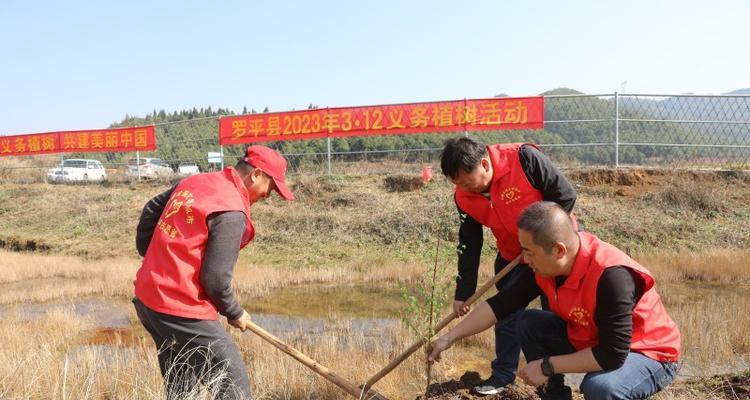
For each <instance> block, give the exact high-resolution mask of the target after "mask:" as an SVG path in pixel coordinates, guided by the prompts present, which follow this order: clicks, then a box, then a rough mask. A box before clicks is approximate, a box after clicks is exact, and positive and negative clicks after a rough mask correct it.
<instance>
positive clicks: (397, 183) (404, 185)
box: [383, 175, 424, 192]
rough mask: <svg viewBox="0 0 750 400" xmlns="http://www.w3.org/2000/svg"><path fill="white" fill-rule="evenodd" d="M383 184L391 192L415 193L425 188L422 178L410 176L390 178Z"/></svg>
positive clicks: (393, 176)
mask: <svg viewBox="0 0 750 400" xmlns="http://www.w3.org/2000/svg"><path fill="white" fill-rule="evenodd" d="M383 183H384V185H385V189H386V190H388V191H389V192H413V191H415V190H418V189H421V188H422V186H424V182H423V181H422V178H420V177H414V176H409V175H392V176H388V177H386V178H385V181H384V182H383Z"/></svg>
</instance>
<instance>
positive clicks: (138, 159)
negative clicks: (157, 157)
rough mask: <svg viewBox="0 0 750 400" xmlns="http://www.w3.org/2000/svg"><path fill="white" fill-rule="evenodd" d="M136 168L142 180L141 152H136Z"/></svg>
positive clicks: (139, 178)
mask: <svg viewBox="0 0 750 400" xmlns="http://www.w3.org/2000/svg"><path fill="white" fill-rule="evenodd" d="M135 169H136V171H138V180H139V181H140V180H141V152H140V151H136V152H135Z"/></svg>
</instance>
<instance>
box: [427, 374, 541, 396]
mask: <svg viewBox="0 0 750 400" xmlns="http://www.w3.org/2000/svg"><path fill="white" fill-rule="evenodd" d="M481 381H482V379H481V377H480V376H479V374H478V373H477V372H474V371H469V372H466V373H465V374H463V375H462V376H461V378H460V379H459V380H450V381H447V382H440V383H433V384H432V385H430V388H429V390H428V393H427V395H420V396H418V397H417V398H416V400H428V399H429V400H472V399H483V400H538V399H539V397H538V396H537V395H536V394H535V393H534V389H533V388H531V387H529V386H526V385H517V386H515V387H513V388H511V389H509V390H507V391H505V392H504V393H502V394H497V395H492V396H478V395H474V394H471V393H470V391H471V388H472V387H473V386H474V385H476V384H477V383H479V382H481Z"/></svg>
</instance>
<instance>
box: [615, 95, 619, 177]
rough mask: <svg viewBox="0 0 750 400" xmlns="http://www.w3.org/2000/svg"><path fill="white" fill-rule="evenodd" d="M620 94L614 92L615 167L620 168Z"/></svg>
mask: <svg viewBox="0 0 750 400" xmlns="http://www.w3.org/2000/svg"><path fill="white" fill-rule="evenodd" d="M619 98H620V96H619V95H618V94H617V92H615V168H620V101H619Z"/></svg>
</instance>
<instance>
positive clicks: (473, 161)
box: [440, 136, 487, 178]
mask: <svg viewBox="0 0 750 400" xmlns="http://www.w3.org/2000/svg"><path fill="white" fill-rule="evenodd" d="M485 155H487V147H485V145H484V144H483V143H481V142H479V141H477V140H474V139H472V138H468V137H464V136H461V137H457V138H452V139H448V140H446V141H445V147H443V152H442V153H440V168H441V169H442V170H443V175H445V176H447V177H449V178H456V176H458V173H459V172H460V171H464V172H471V171H473V170H474V168H476V167H477V165H479V162H480V161H481V160H482V157H484V156H485Z"/></svg>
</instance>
